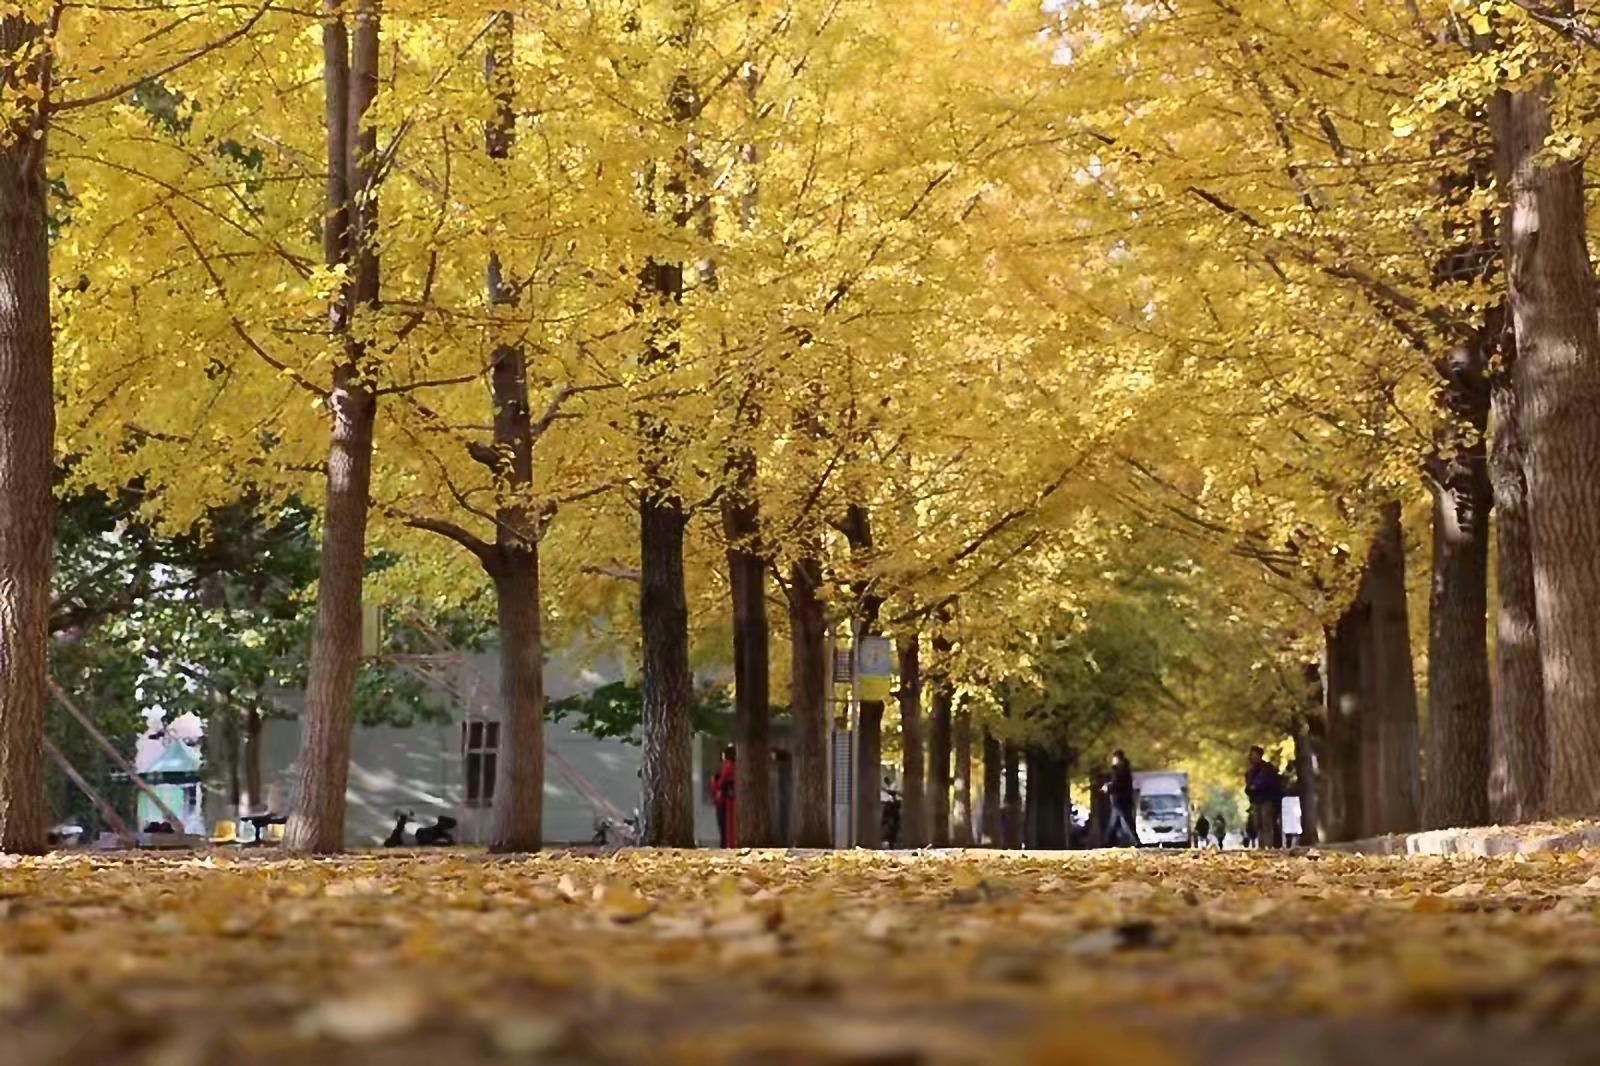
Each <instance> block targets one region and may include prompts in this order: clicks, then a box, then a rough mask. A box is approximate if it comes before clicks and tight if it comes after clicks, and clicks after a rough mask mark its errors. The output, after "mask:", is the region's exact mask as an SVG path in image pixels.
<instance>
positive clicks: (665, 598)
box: [639, 492, 738, 848]
mask: <svg viewBox="0 0 1600 1066" xmlns="http://www.w3.org/2000/svg"><path fill="white" fill-rule="evenodd" d="M687 522H688V520H687V519H686V518H685V517H684V513H683V504H682V502H681V501H679V500H678V498H677V497H676V496H673V495H663V494H661V493H659V492H649V493H647V494H646V495H645V496H644V497H643V498H642V499H641V500H640V502H639V529H640V549H639V560H640V567H639V620H640V628H641V629H642V631H643V636H644V668H643V670H642V671H641V678H640V696H641V699H642V701H643V704H644V751H643V765H642V768H641V771H642V772H641V775H640V776H641V778H642V781H643V788H644V807H643V808H642V810H641V812H640V815H641V817H642V818H643V820H644V828H645V833H644V843H646V844H648V845H652V846H655V847H676V848H692V847H694V844H695V839H694V735H693V730H692V729H691V727H690V721H689V706H690V701H691V700H692V699H693V696H694V688H693V684H694V679H693V677H692V676H691V674H690V672H689V606H688V600H687V597H686V595H685V593H684V581H683V534H684V527H685V526H686V525H687ZM734 787H735V789H737V788H738V785H737V784H735V786H734Z"/></svg>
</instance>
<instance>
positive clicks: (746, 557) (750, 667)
mask: <svg viewBox="0 0 1600 1066" xmlns="http://www.w3.org/2000/svg"><path fill="white" fill-rule="evenodd" d="M755 462H756V459H755V455H754V453H752V452H741V453H740V454H739V455H738V456H736V457H735V459H734V461H733V463H732V464H731V465H732V468H733V469H732V471H731V473H732V475H733V479H734V484H733V486H732V487H731V488H730V489H729V491H728V492H727V493H726V494H724V496H723V498H722V531H723V535H724V536H725V537H726V538H727V541H728V550H727V558H728V584H729V587H730V589H731V595H732V600H733V604H732V606H733V685H734V703H733V746H734V749H735V750H736V751H737V752H738V760H737V762H736V763H735V773H736V775H737V777H736V779H735V783H734V795H735V796H737V797H738V804H739V816H738V818H737V820H736V821H735V824H734V831H735V833H736V834H737V837H736V840H735V843H737V844H738V845H739V846H740V847H743V848H769V847H772V846H773V845H774V844H775V843H776V837H775V835H774V829H773V821H772V740H771V735H772V710H771V700H770V694H771V681H770V677H769V660H768V641H769V634H768V629H767V595H766V584H767V563H766V560H765V559H763V558H762V557H761V554H760V534H761V522H760V512H759V509H758V506H757V504H756V502H755V497H754V495H753V494H754V492H755V474H756V470H755Z"/></svg>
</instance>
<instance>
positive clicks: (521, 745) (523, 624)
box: [484, 11, 544, 854]
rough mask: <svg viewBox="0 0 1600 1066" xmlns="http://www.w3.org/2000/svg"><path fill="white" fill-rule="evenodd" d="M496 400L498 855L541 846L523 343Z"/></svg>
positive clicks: (500, 23) (500, 39)
mask: <svg viewBox="0 0 1600 1066" xmlns="http://www.w3.org/2000/svg"><path fill="white" fill-rule="evenodd" d="M514 30H515V24H514V22H513V17H512V15H511V13H510V12H508V11H503V12H501V13H500V14H499V15H498V16H496V21H495V26H494V29H493V31H492V33H491V35H490V39H489V49H488V55H487V58H486V61H485V64H484V67H485V69H484V74H485V78H486V80H487V81H488V83H489V87H490V90H491V92H493V94H494V98H495V113H494V115H493V117H492V118H491V119H490V121H489V123H488V126H487V128H486V130H485V138H484V140H485V147H486V151H487V154H488V156H489V158H490V159H496V160H503V159H507V158H509V157H510V155H511V148H512V144H513V138H514V137H515V136H516V111H515V93H514V89H515V84H514V82H513V81H512V78H513V74H512V62H513V59H514V52H513V49H514V46H515V33H514ZM486 287H487V290H488V297H489V304H490V306H491V307H495V308H509V307H511V306H512V305H513V304H515V303H516V295H515V286H513V285H510V284H508V283H507V282H506V280H505V277H504V275H503V273H502V267H501V261H500V256H499V254H498V253H496V252H493V251H491V252H490V253H489V264H488V278H487V286H486ZM489 393H490V401H491V403H492V404H493V406H494V454H495V459H494V460H493V465H492V467H491V468H492V469H493V471H494V473H495V475H496V481H497V482H499V485H498V488H499V495H500V503H499V505H498V506H497V507H496V509H495V543H494V550H493V552H491V553H487V557H486V558H485V559H484V563H485V568H486V569H487V570H488V572H489V576H490V578H491V580H492V581H493V582H494V591H495V602H496V609H497V614H498V619H499V628H500V713H501V718H502V721H503V723H504V725H503V729H504V734H505V737H504V743H503V744H502V745H501V748H500V753H499V757H498V759H497V760H496V772H497V775H498V781H496V782H495V791H494V823H493V826H492V828H491V830H490V834H489V850H490V851H491V852H495V853H499V854H505V853H513V852H532V851H538V850H539V848H540V847H542V846H543V843H544V646H543V645H544V638H543V629H544V624H543V615H544V611H543V605H542V601H541V593H540V588H539V534H540V530H539V528H538V527H539V522H540V521H541V516H540V515H539V514H537V513H536V512H535V509H534V505H533V503H532V497H533V448H534V438H535V433H536V430H535V429H534V426H533V416H532V412H531V410H530V407H529V396H528V360H527V353H526V352H525V351H524V349H523V348H522V346H521V345H520V344H515V343H500V344H498V345H496V346H495V349H494V353H493V355H492V356H491V357H490V364H489Z"/></svg>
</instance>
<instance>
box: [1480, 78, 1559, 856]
mask: <svg viewBox="0 0 1600 1066" xmlns="http://www.w3.org/2000/svg"><path fill="white" fill-rule="evenodd" d="M1502 95H1503V94H1502ZM1514 356H1515V346H1514V345H1511V344H1507V345H1506V346H1505V349H1504V350H1502V352H1501V367H1500V370H1499V371H1498V372H1497V373H1496V374H1495V375H1494V380H1493V394H1492V395H1493V399H1492V404H1493V412H1492V414H1493V419H1494V436H1493V437H1492V438H1491V439H1490V444H1489V448H1490V451H1489V474H1490V477H1491V478H1492V480H1493V482H1494V534H1495V583H1496V592H1497V593H1498V596H1497V599H1498V600H1499V604H1498V606H1497V608H1496V619H1495V646H1494V647H1495V685H1494V703H1493V729H1492V730H1491V738H1490V771H1489V813H1490V817H1492V818H1493V819H1494V821H1495V822H1496V823H1498V824H1500V825H1519V824H1522V823H1524V822H1532V821H1536V820H1538V819H1539V818H1540V817H1542V816H1543V814H1544V809H1545V786H1546V784H1547V782H1548V779H1549V773H1550V753H1549V748H1548V746H1547V738H1546V736H1545V716H1544V670H1543V667H1542V666H1541V664H1540V662H1539V629H1538V625H1537V623H1536V621H1535V619H1536V617H1537V608H1536V606H1535V603H1534V583H1533V555H1532V545H1531V542H1530V537H1531V533H1530V531H1529V528H1528V485H1527V481H1526V480H1525V479H1524V477H1523V473H1522V461H1523V445H1522V435H1521V432H1520V430H1519V428H1518V425H1517V395H1516V389H1515V386H1514V384H1513V381H1512V373H1511V367H1510V366H1507V365H1506V362H1507V360H1509V359H1512V358H1514Z"/></svg>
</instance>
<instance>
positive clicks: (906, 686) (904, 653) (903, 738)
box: [900, 633, 928, 848]
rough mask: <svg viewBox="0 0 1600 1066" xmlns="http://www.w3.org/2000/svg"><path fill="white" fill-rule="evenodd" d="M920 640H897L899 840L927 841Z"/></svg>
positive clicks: (916, 844) (905, 843) (904, 844)
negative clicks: (898, 674)
mask: <svg viewBox="0 0 1600 1066" xmlns="http://www.w3.org/2000/svg"><path fill="white" fill-rule="evenodd" d="M921 650H922V649H921V640H920V638H919V637H918V636H917V635H916V634H915V633H913V634H912V635H911V636H909V637H903V638H902V639H901V641H900V778H901V780H900V842H901V846H902V847H907V848H921V847H926V846H927V843H928V785H927V771H926V765H927V755H926V753H925V752H924V751H923V747H924V745H923V736H922V734H923V722H922V656H921Z"/></svg>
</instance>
